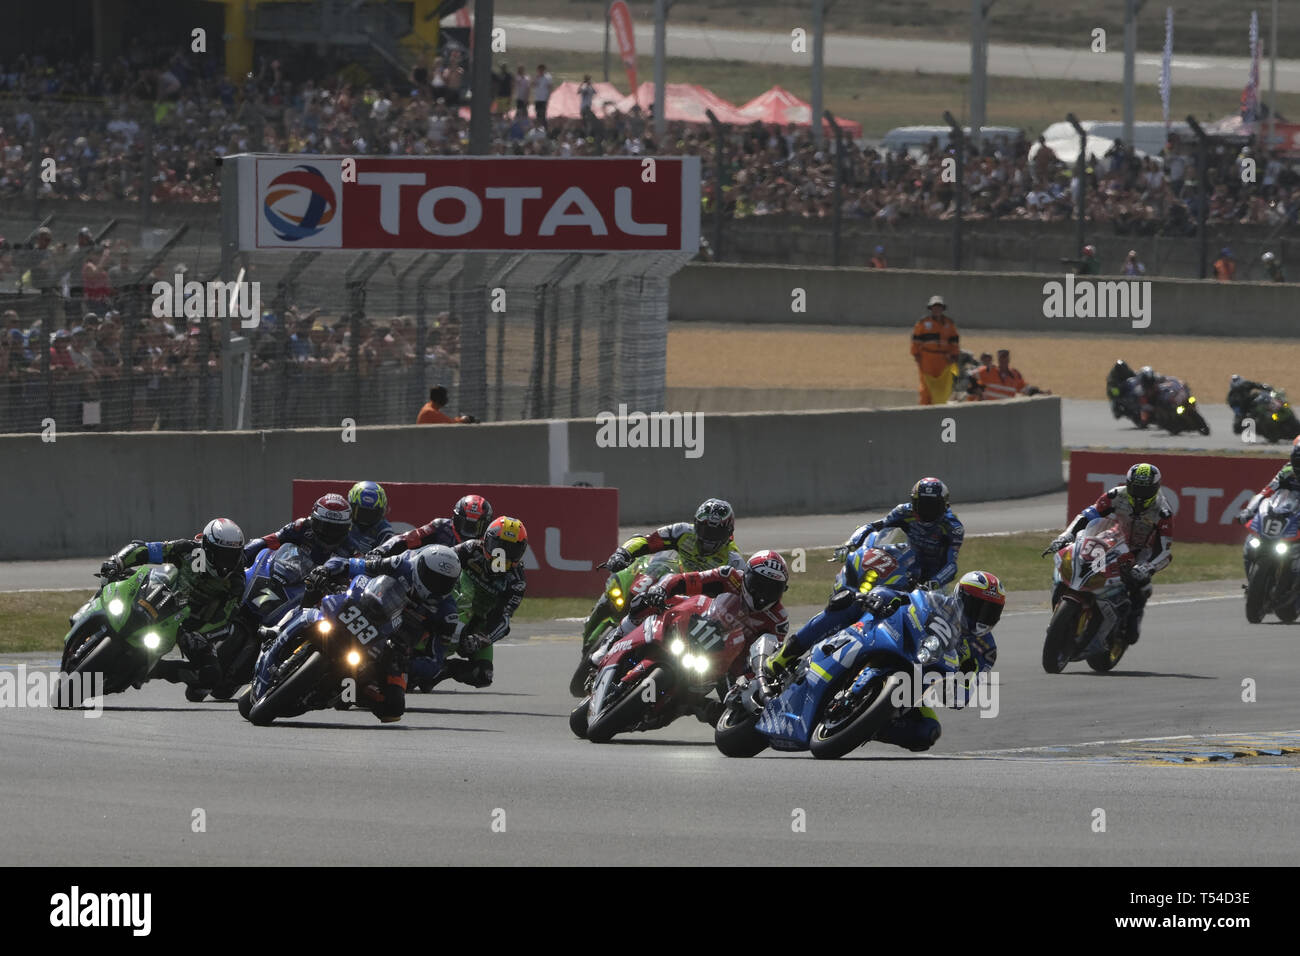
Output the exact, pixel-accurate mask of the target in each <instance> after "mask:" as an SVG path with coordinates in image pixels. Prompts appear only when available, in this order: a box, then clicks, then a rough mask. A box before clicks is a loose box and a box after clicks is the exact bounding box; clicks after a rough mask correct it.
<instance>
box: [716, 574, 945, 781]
mask: <svg viewBox="0 0 1300 956" xmlns="http://www.w3.org/2000/svg"><path fill="white" fill-rule="evenodd" d="M907 596H908V598H909V602H910V603H908V604H906V605H904V606H903V607H901V608H899V609H898V610H897V611H895V612H894V613H893V614H891V615H890V616H889V617H887V618H885V619H883V620H880V621H877V620H876V619H875V618H874V617H872V615H871V614H864V615H863V616H862V618H861V619H860V620H858V621H857V623H855V624H853V625H851V626H850V627H847V628H845V629H844V630H842V631H840V632H839V633H838V634H834V635H832V636H831V637H828V638H826V639H824V640H822V641H819V642H818V643H817V644H814V645H813V646H812V648H810V649H809V651H808V653H806V654H805V655H804V656H803V657H801V658H800V659H799V661H798V662H797V663H796V664H795V665H794V667H792V668H791V669H790V670H789V671H787V672H786V673H785V674H784V675H782V676H781V677H780V678H778V679H776V680H773V679H772V678H769V677H767V676H766V670H765V668H764V666H763V665H764V658H766V657H768V656H771V655H772V654H775V653H776V651H777V649H778V648H777V644H776V641H775V639H774V638H771V637H763V638H760V639H759V640H758V641H755V642H754V644H753V645H752V646H751V648H750V667H749V672H750V673H752V674H755V675H758V676H756V677H754V678H752V679H751V678H741V679H740V680H739V681H738V682H737V683H736V685H735V686H734V687H733V688H732V689H731V691H730V692H729V693H728V694H727V697H726V699H725V700H724V701H723V713H722V716H721V717H720V718H719V720H718V723H717V726H716V728H715V730H714V743H716V744H717V747H718V749H719V750H720V751H722V753H724V754H725V755H727V756H728V757H753V756H755V755H757V754H759V753H761V752H762V751H763V750H765V749H766V748H767V747H769V746H770V747H772V748H773V749H774V750H810V751H812V755H813V756H814V757H819V758H823V759H834V758H837V757H842V756H844V755H845V754H846V753H848V752H849V751H851V750H853V749H855V748H857V747H860V746H862V745H863V744H864V743H866V742H867V741H868V740H871V739H872V738H873V737H875V736H876V735H877V734H878V733H880V731H882V730H883V729H884V728H885V727H887V726H888V725H889V724H890V723H891V722H892V721H894V720H895V719H897V718H898V717H901V716H902V715H903V714H905V713H907V712H908V711H909V710H911V709H913V708H914V707H915V706H918V705H919V703H920V696H921V693H922V690H923V689H924V686H923V685H924V684H925V682H926V680H925V675H928V674H935V675H936V676H938V677H942V676H943V675H947V674H953V675H959V677H960V676H964V675H960V671H961V659H962V656H963V654H962V644H963V639H962V637H961V635H960V634H958V633H956V632H955V631H954V630H953V628H952V626H951V625H950V624H949V622H948V620H947V619H946V618H945V617H944V616H942V615H938V614H931V609H932V604H933V602H934V601H935V600H936V597H935V596H934V595H933V594H931V593H930V592H929V591H913V592H912V593H910V594H908V595H907ZM922 621H925V622H926V623H925V624H922V623H921V622H922ZM931 680H933V678H931ZM958 682H959V683H960V679H959V678H958ZM918 685H921V686H918ZM928 702H929V699H928V698H927V703H928Z"/></svg>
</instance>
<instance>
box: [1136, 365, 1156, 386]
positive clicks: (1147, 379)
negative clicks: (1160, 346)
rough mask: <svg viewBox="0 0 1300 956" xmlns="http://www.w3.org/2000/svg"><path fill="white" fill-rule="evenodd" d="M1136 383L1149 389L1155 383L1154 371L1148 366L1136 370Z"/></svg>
mask: <svg viewBox="0 0 1300 956" xmlns="http://www.w3.org/2000/svg"><path fill="white" fill-rule="evenodd" d="M1138 381H1139V382H1141V383H1142V387H1143V388H1150V387H1151V386H1152V385H1154V384H1155V383H1156V371H1155V369H1153V368H1152V367H1151V366H1150V365H1143V366H1142V367H1141V368H1140V369H1138Z"/></svg>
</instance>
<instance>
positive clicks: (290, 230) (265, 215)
mask: <svg viewBox="0 0 1300 956" xmlns="http://www.w3.org/2000/svg"><path fill="white" fill-rule="evenodd" d="M279 165H283V166H284V167H285V168H284V169H283V171H280V172H276V171H275V167H276V166H279ZM258 173H259V176H267V175H268V174H269V175H270V176H271V178H270V180H269V181H266V180H263V183H264V184H263V185H261V191H262V219H261V221H260V222H259V223H258V226H259V230H260V231H261V232H262V235H263V237H264V239H270V238H271V236H274V238H275V240H278V241H279V242H281V243H283V242H291V243H294V244H295V245H300V246H318V247H319V246H324V247H329V248H338V247H339V246H340V245H341V236H342V233H341V230H340V228H339V226H340V224H341V220H342V216H341V215H340V203H339V198H338V197H339V196H340V194H341V189H340V183H339V170H338V164H337V163H329V164H325V165H324V166H323V167H322V166H316V165H312V164H310V163H292V164H290V163H284V164H270V163H265V164H261V165H259V168H258ZM268 232H269V233H270V235H269V236H268V235H267V233H268Z"/></svg>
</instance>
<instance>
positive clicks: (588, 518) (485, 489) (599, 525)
mask: <svg viewBox="0 0 1300 956" xmlns="http://www.w3.org/2000/svg"><path fill="white" fill-rule="evenodd" d="M352 484H353V482H352V481H344V480H338V481H314V480H303V479H295V480H294V483H293V513H294V514H295V515H305V514H309V513H310V512H311V506H312V502H314V501H315V500H316V499H317V498H319V497H320V496H321V495H327V494H329V493H331V492H335V493H337V494H340V495H343V496H344V497H346V496H347V493H348V489H349V488H351V487H352ZM380 484H382V485H383V486H384V491H385V492H386V493H387V494H388V521H389V523H390V524H392V526H393V531H394V533H395V534H397V533H401V532H403V531H409V530H410V529H411V528H414V527H418V526H419V525H422V524H426V523H428V522H429V521H431V520H433V519H434V518H450V517H451V509H452V507H453V506H454V505H455V504H456V501H457V499H459V498H461V497H463V496H464V495H482V496H483V497H484V498H486V499H487V500H488V502H489V503H490V504H491V505H492V511H493V514H494V515H495V516H496V517H498V518H500V517H502V516H508V517H511V518H518V519H519V520H520V521H522V522H523V523H524V528H525V530H526V531H527V532H528V550H527V551H526V552H525V553H524V560H523V565H524V571H525V574H526V576H527V579H528V594H529V595H532V596H533V597H590V598H591V599H592V600H593V601H594V600H595V598H596V596H597V595H599V594H600V591H601V589H602V588H603V587H604V586H605V578H606V574H605V572H604V571H601V570H599V569H597V568H596V565H597V564H599V563H600V562H601V561H604V560H605V558H607V557H609V554H610V552H612V551H613V550H614V549H615V548H616V547H618V489H616V488H569V487H566V486H563V485H456V484H430V483H426V482H398V481H395V482H387V481H380ZM526 599H527V598H525V600H526Z"/></svg>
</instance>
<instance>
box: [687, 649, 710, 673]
mask: <svg viewBox="0 0 1300 956" xmlns="http://www.w3.org/2000/svg"><path fill="white" fill-rule="evenodd" d="M691 666H692V667H693V668H695V673H697V674H703V673H704V672H705V671H707V670H708V669H709V659H708V658H707V657H705V656H704V655H702V654H701V655H699V656H697V657H696V658H695V661H694V663H692V664H691Z"/></svg>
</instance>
